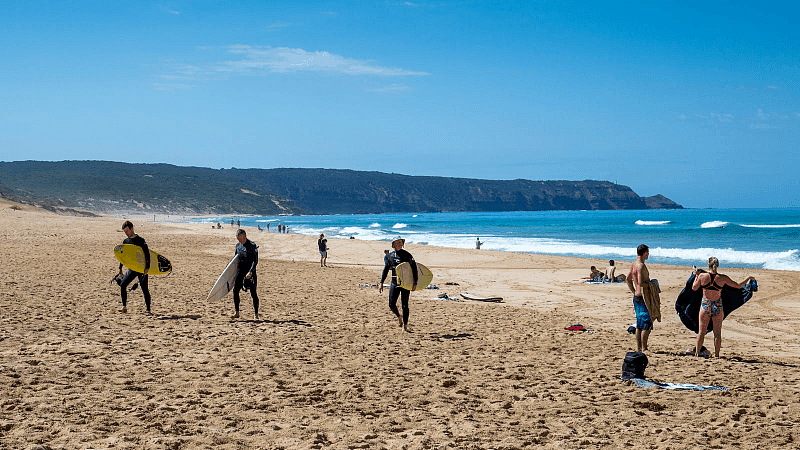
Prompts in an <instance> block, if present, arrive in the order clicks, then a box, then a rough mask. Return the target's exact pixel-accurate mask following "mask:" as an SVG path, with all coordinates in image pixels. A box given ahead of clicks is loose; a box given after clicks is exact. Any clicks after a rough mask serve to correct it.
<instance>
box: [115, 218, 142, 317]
mask: <svg viewBox="0 0 800 450" xmlns="http://www.w3.org/2000/svg"><path fill="white" fill-rule="evenodd" d="M122 231H123V232H124V233H125V236H126V238H125V240H124V241H122V243H123V244H132V245H136V246H138V247H141V248H142V251H143V252H144V272H142V273H139V272H134V271H133V270H131V269H128V271H127V272H125V275H123V274H122V267H123V266H122V263H120V264H119V274H118V275H117V276H116V277H115V280H116V281H117V283H119V287H120V296H121V297H122V309H121V310H120V312H121V313H127V312H128V285H129V284H131V282H132V281H133V279H134V278H138V279H139V286H141V288H142V294H143V295H144V305H145V307H146V308H147V314H150V289H149V288H148V286H147V272H148V271H149V270H150V249H149V248H148V247H147V243H146V242H145V241H144V239H143V238H142V237H141V236H139V235H138V234H136V233H134V231H133V223H131V221H130V220H126V221H125V222H123V223H122ZM134 287H135V286H134Z"/></svg>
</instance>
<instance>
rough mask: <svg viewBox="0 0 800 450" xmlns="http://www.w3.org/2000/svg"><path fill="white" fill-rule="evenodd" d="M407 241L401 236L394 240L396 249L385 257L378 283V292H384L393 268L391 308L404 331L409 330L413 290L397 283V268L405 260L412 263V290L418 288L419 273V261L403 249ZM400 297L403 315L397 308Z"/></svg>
mask: <svg viewBox="0 0 800 450" xmlns="http://www.w3.org/2000/svg"><path fill="white" fill-rule="evenodd" d="M405 243H406V240H405V239H403V238H401V237H399V236H398V237H396V238H395V239H394V241H392V248H393V249H394V251H393V252H391V253H389V255H388V256H386V257H385V258H384V261H385V264H384V266H383V273H382V274H381V282H380V283H378V292H381V293H382V292H383V282H384V281H385V280H386V276H387V275H388V274H389V271H390V270H391V271H392V282H391V283H390V284H389V309H390V310H391V311H392V312H393V313H394V315H395V316H397V321H398V322H399V324H400V326H401V327H403V331H408V316H409V314H410V311H409V309H408V300H409V298H410V297H411V291H409V290H408V289H403V288H401V287H400V285H398V284H397V273H396V272H395V269H396V268H397V266H399V265H400V264H402V263H404V262H407V263H409V264H410V265H411V271H412V273H413V274H414V285H413V286H412V287H411V290H412V291H413V290H415V289H417V277H418V275H417V263H416V261H414V257H413V256H411V253H409V252H407V251H406V250H403V245H405ZM398 297H399V298H400V301H401V303H402V306H403V315H402V316H401V315H400V312H399V311H398V310H397V298H398Z"/></svg>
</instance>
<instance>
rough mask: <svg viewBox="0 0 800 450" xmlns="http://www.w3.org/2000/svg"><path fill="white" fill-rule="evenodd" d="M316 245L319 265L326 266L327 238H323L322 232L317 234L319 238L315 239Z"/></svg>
mask: <svg viewBox="0 0 800 450" xmlns="http://www.w3.org/2000/svg"><path fill="white" fill-rule="evenodd" d="M317 247H319V266H320V267H328V266H327V265H326V263H327V262H328V240H327V239H325V235H324V234H323V233H320V234H319V239H317Z"/></svg>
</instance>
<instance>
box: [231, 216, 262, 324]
mask: <svg viewBox="0 0 800 450" xmlns="http://www.w3.org/2000/svg"><path fill="white" fill-rule="evenodd" d="M236 240H238V241H239V243H238V244H236V254H237V255H239V268H238V270H237V272H236V281H235V282H234V283H233V307H234V308H235V309H236V312H235V313H234V314H233V317H232V318H233V319H238V318H239V291H241V290H242V288H245V290H247V289H249V290H250V296H251V297H253V312H254V313H255V320H258V294H257V293H256V266H257V265H258V246H257V245H256V244H255V243H254V242H253V241H251V240H249V239H247V233H246V232H245V231H244V230H243V229H241V228H240V229H239V231H237V232H236Z"/></svg>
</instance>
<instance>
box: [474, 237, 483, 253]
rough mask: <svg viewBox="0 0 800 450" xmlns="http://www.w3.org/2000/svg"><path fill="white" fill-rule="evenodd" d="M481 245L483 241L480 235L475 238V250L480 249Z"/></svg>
mask: <svg viewBox="0 0 800 450" xmlns="http://www.w3.org/2000/svg"><path fill="white" fill-rule="evenodd" d="M481 245H483V242H481V238H479V237H477V238H475V250H480V249H481Z"/></svg>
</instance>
